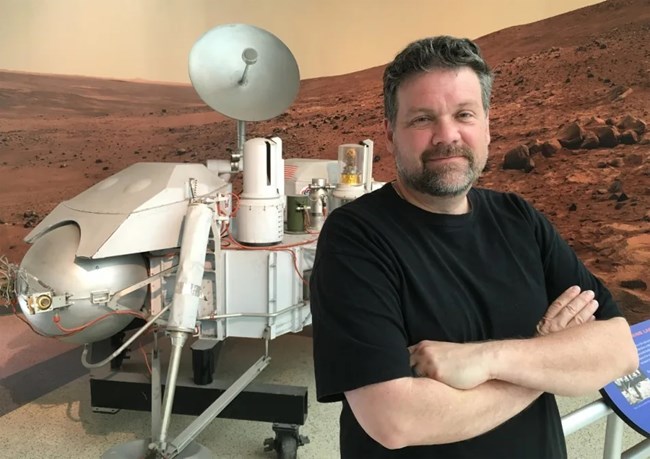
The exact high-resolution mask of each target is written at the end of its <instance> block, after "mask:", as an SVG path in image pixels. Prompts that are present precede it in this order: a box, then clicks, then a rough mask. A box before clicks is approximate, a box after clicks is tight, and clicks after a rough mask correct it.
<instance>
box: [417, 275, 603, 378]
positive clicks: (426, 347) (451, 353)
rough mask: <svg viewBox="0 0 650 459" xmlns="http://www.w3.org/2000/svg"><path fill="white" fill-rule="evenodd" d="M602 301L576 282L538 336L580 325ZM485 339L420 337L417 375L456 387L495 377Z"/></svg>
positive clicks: (547, 315) (552, 308) (541, 324)
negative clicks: (455, 340)
mask: <svg viewBox="0 0 650 459" xmlns="http://www.w3.org/2000/svg"><path fill="white" fill-rule="evenodd" d="M596 309H598V301H596V300H594V292H592V291H591V290H586V291H584V292H582V291H580V287H577V286H573V287H570V288H568V289H567V290H566V291H565V292H563V293H562V294H561V295H560V296H559V297H557V299H556V300H555V301H553V303H551V305H550V306H549V307H548V309H547V310H546V313H545V314H544V317H542V320H540V322H539V323H538V324H537V336H544V335H549V334H551V333H555V332H558V331H560V330H564V329H566V328H571V327H576V326H578V325H581V324H584V323H586V322H590V321H592V320H595V317H594V315H593V314H594V313H595V312H596ZM481 351H482V344H481V343H464V344H458V343H447V342H441V341H426V340H425V341H420V342H419V343H418V344H415V345H413V346H410V347H409V353H410V354H411V357H410V365H411V367H412V368H413V369H414V371H415V373H416V375H418V376H426V377H429V378H431V379H435V380H436V381H439V382H441V383H444V384H447V385H448V386H451V387H455V388H456V389H471V388H473V387H476V386H478V385H479V384H482V383H484V382H486V381H488V380H489V379H491V378H492V376H491V375H490V367H489V362H488V360H487V359H486V358H485V357H484V356H483V353H482V352H481Z"/></svg>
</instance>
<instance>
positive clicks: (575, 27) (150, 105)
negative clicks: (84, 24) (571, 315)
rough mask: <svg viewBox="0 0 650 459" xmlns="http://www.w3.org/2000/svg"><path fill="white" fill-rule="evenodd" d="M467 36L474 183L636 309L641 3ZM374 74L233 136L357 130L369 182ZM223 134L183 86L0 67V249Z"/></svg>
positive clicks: (643, 192)
mask: <svg viewBox="0 0 650 459" xmlns="http://www.w3.org/2000/svg"><path fill="white" fill-rule="evenodd" d="M434 32H435V31H432V33H434ZM478 43H479V44H480V45H481V48H482V49H483V52H484V54H485V56H486V58H487V60H488V62H489V63H490V64H491V66H492V67H493V69H494V71H495V76H496V80H495V86H494V94H493V101H492V108H491V112H490V119H491V132H492V144H491V158H490V160H489V162H488V168H487V170H486V172H485V173H484V175H483V177H482V178H481V180H480V184H479V185H480V186H484V187H489V188H494V189H498V190H508V191H514V192H517V193H520V194H521V195H523V196H524V197H525V198H527V199H528V200H530V201H531V202H533V203H534V204H535V205H536V206H537V207H538V208H539V209H541V210H542V211H543V212H544V213H545V214H546V215H547V216H548V217H549V218H550V219H551V221H552V222H553V223H554V224H555V225H556V226H557V228H558V229H559V231H560V232H561V234H562V235H563V236H564V237H565V238H566V239H567V240H568V241H569V243H570V244H571V245H572V247H573V248H574V249H575V250H576V252H577V253H578V255H579V256H580V257H581V258H582V259H583V260H584V261H585V263H586V264H587V265H588V267H589V268H590V269H592V270H593V272H594V273H595V274H597V275H598V276H600V277H602V278H603V279H604V280H605V281H606V283H607V284H608V286H609V287H610V288H611V289H612V291H613V292H614V294H615V296H616V297H617V298H618V299H619V300H620V303H621V306H622V308H623V310H624V312H625V315H626V316H627V318H628V319H629V320H630V322H632V323H635V322H639V321H641V320H644V319H648V318H650V290H648V284H649V283H650V154H649V153H650V133H648V132H647V126H646V123H647V122H650V115H649V114H648V111H649V109H650V1H648V0H607V1H605V2H603V3H600V4H597V5H594V6H590V7H587V8H583V9H580V10H576V11H573V12H570V13H567V14H563V15H560V16H556V17H553V18H550V19H546V20H544V21H540V22H536V23H533V24H529V25H524V26H517V27H513V28H509V29H505V30H502V31H499V32H496V33H493V34H490V35H487V36H485V37H482V38H480V39H479V40H478ZM382 72H383V66H381V67H376V68H371V69H368V70H364V71H360V72H356V73H352V74H348V75H343V76H337V77H327V78H317V79H311V80H305V81H303V82H302V84H301V89H300V92H299V95H298V98H297V99H296V101H295V102H294V103H293V104H292V105H291V106H290V107H289V109H288V110H287V111H286V112H285V113H283V114H282V115H280V116H278V117H276V118H274V119H272V120H269V121H265V122H258V123H248V125H247V129H248V132H247V135H248V136H249V137H251V136H266V135H271V134H273V135H279V136H280V137H281V138H282V139H283V144H284V156H285V158H291V157H304V158H328V159H334V158H335V157H336V152H337V146H338V145H339V144H341V143H348V142H357V141H360V140H363V139H366V138H371V139H374V140H375V142H376V144H375V160H376V161H375V164H374V176H375V179H376V180H380V181H387V180H391V179H392V178H393V177H394V163H393V159H392V158H391V157H390V155H389V154H388V153H387V152H386V150H385V147H384V142H383V133H382V117H383V112H382V97H381V75H382ZM235 146H236V123H235V122H234V121H233V120H230V119H227V118H226V117H224V116H222V115H220V114H218V113H215V112H213V111H212V110H211V109H210V108H208V107H207V106H206V105H205V104H204V103H203V102H201V100H200V99H199V98H198V96H197V95H196V94H195V92H194V90H193V88H191V87H190V86H184V85H176V86H174V85H161V84H148V83H135V82H126V81H119V80H108V79H93V78H83V77H67V76H49V75H33V74H24V73H15V72H0V254H5V255H6V256H7V257H8V259H9V260H10V261H12V262H14V263H18V262H19V261H20V259H21V258H22V256H23V255H24V253H25V252H26V250H27V249H28V245H27V244H25V243H24V242H23V241H22V239H23V237H24V236H25V235H26V234H27V233H28V232H29V230H30V227H32V226H34V225H35V224H36V223H37V222H38V221H40V219H42V218H43V217H44V216H45V215H46V214H47V213H48V212H49V211H51V210H52V209H53V208H54V207H55V206H56V205H57V204H58V203H59V202H61V201H63V200H66V199H69V198H71V197H73V196H74V195H76V194H78V193H80V192H81V191H83V190H85V189H86V188H88V187H89V186H91V185H93V184H94V183H96V182H98V181H99V180H102V179H104V178H106V177H107V176H109V175H111V174H114V173H116V172H118V171H119V170H121V169H123V168H124V167H126V166H128V165H130V164H133V163H135V162H140V161H169V162H205V161H206V160H207V159H213V158H227V157H228V155H229V153H230V151H232V149H233V148H235ZM235 183H237V182H235Z"/></svg>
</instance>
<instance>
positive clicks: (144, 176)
mask: <svg viewBox="0 0 650 459" xmlns="http://www.w3.org/2000/svg"><path fill="white" fill-rule="evenodd" d="M190 178H193V179H196V180H197V183H198V185H197V188H196V190H195V192H196V194H197V195H199V196H202V195H208V194H212V193H215V192H218V191H221V192H224V193H226V192H228V191H230V186H231V185H230V184H228V183H227V182H225V181H224V180H223V179H221V178H219V177H218V176H217V175H216V174H214V173H213V172H211V171H209V170H208V169H207V168H206V167H205V166H204V165H202V164H172V163H138V164H134V165H132V166H130V167H128V168H126V169H124V170H122V171H120V172H118V173H117V174H115V175H112V176H111V177H108V178H106V179H104V180H102V181H101V182H99V183H97V184H96V185H94V186H93V187H91V188H89V189H88V190H86V191H84V192H82V193H80V194H79V195H77V196H75V197H74V198H72V199H70V200H68V201H65V202H63V203H61V204H59V205H58V206H57V207H56V208H55V209H54V210H53V211H52V212H51V213H50V214H49V215H48V216H47V217H46V218H45V219H44V220H43V221H42V222H41V223H40V224H39V225H37V226H36V227H35V228H34V229H33V230H32V231H31V232H30V233H29V234H28V235H27V237H26V238H25V241H26V242H28V243H33V242H34V241H35V240H36V239H38V238H39V237H40V236H42V235H43V234H45V233H46V232H47V231H49V230H51V229H52V228H54V227H56V226H60V225H61V224H63V223H65V222H74V223H76V224H77V225H78V226H79V228H80V230H81V240H80V242H79V248H78V249H77V253H76V255H77V256H78V257H84V258H104V257H110V256H116V255H123V254H128V253H140V252H147V251H151V250H162V249H167V248H170V247H178V245H179V238H180V228H181V224H182V222H183V218H184V216H185V210H186V208H187V202H188V199H189V197H190V195H191V194H190V187H189V180H190Z"/></svg>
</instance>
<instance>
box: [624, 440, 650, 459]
mask: <svg viewBox="0 0 650 459" xmlns="http://www.w3.org/2000/svg"><path fill="white" fill-rule="evenodd" d="M649 451H650V438H646V439H645V440H643V441H642V442H640V443H637V444H636V445H634V446H633V447H631V448H630V449H628V450H627V451H624V452H623V454H621V459H644V458H647V457H650V454H649V453H648V452H649Z"/></svg>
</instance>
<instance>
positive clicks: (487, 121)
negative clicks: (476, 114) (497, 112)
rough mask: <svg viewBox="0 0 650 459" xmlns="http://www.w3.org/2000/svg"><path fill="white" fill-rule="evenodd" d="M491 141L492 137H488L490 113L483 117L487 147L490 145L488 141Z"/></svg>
mask: <svg viewBox="0 0 650 459" xmlns="http://www.w3.org/2000/svg"><path fill="white" fill-rule="evenodd" d="M491 140H492V137H490V112H488V113H487V114H486V115H485V142H486V144H487V145H490V141H491Z"/></svg>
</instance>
